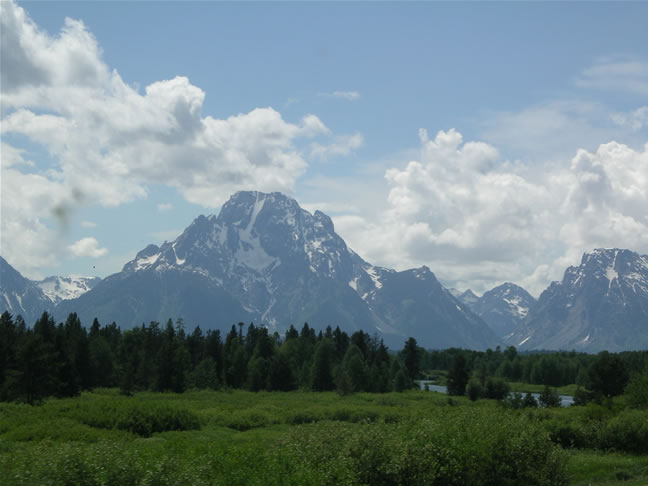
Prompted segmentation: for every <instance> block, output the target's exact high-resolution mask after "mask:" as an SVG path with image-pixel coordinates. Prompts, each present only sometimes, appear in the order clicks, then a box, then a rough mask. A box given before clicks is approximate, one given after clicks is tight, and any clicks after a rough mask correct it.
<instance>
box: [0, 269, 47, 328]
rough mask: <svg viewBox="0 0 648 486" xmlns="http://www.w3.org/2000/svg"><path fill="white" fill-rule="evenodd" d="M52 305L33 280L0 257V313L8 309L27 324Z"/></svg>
mask: <svg viewBox="0 0 648 486" xmlns="http://www.w3.org/2000/svg"><path fill="white" fill-rule="evenodd" d="M52 307H53V304H52V301H51V300H50V299H48V298H47V296H46V295H45V293H44V292H43V291H42V290H41V289H40V288H39V287H38V286H37V285H36V284H34V282H32V281H31V280H28V279H26V278H25V277H23V276H22V275H21V274H20V273H19V272H18V271H17V270H16V269H15V268H13V267H12V266H11V265H9V263H7V261H6V260H5V259H4V258H2V257H0V313H1V312H4V311H9V312H10V313H11V314H12V315H13V316H14V317H17V316H18V315H21V316H22V317H23V319H24V320H25V323H27V325H28V326H29V325H32V324H33V323H34V322H35V321H36V319H38V318H39V317H40V316H41V314H42V313H43V311H50V310H51V309H52Z"/></svg>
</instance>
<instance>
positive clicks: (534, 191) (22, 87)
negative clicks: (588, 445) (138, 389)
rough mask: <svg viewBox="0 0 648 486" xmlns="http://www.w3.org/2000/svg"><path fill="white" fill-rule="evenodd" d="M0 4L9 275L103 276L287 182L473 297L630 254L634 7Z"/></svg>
mask: <svg viewBox="0 0 648 486" xmlns="http://www.w3.org/2000/svg"><path fill="white" fill-rule="evenodd" d="M0 15H2V22H3V25H2V27H3V34H2V35H3V42H2V74H3V78H2V94H3V99H2V121H3V128H2V142H3V146H2V159H3V163H2V167H3V174H2V176H3V178H2V249H1V250H0V254H2V256H4V257H5V258H7V260H8V261H9V262H10V263H12V264H13V265H14V266H16V268H17V269H18V270H20V271H21V272H23V273H24V274H26V275H28V276H30V277H33V278H38V277H41V276H46V275H50V274H59V275H60V274H97V275H99V276H106V275H108V274H110V273H113V272H116V271H119V270H120V269H121V266H122V265H123V264H124V263H125V262H126V261H128V260H129V259H131V258H132V257H134V255H135V253H136V252H137V251H138V250H140V249H141V248H143V247H144V246H146V245H147V244H148V243H151V242H154V243H161V242H162V241H163V240H164V239H173V238H174V237H175V236H177V234H179V232H180V231H181V230H182V229H183V228H184V227H186V226H187V225H188V224H189V223H190V222H191V220H192V219H193V218H194V217H196V216H197V215H198V214H201V213H217V212H218V210H219V207H220V204H222V202H223V201H224V200H226V199H227V197H228V196H229V195H230V194H231V193H232V192H234V191H236V190H239V189H260V190H281V191H284V192H287V193H289V194H290V195H292V196H294V197H295V198H296V199H297V200H298V201H299V202H300V204H302V205H303V206H304V207H306V208H308V209H309V210H314V209H317V208H319V209H322V210H323V211H325V212H327V213H328V214H330V215H331V216H332V217H333V219H334V222H335V224H336V229H337V231H338V232H339V233H340V234H341V236H342V237H344V238H345V239H346V240H347V243H348V244H349V245H350V246H351V247H352V248H354V249H355V250H356V251H357V252H358V253H360V254H361V255H362V256H363V257H365V258H366V259H367V260H369V261H371V262H372V263H375V264H379V265H385V266H392V267H396V268H399V269H404V268H408V267H410V266H418V265H422V264H426V265H428V266H429V267H430V268H431V269H432V270H433V271H434V272H435V273H436V274H437V276H438V277H439V278H440V279H441V280H442V281H443V282H444V283H446V284H447V285H450V286H457V287H460V288H467V287H472V288H473V289H475V290H476V291H478V292H479V291H483V290H485V289H487V288H489V287H490V286H492V285H494V284H497V283H501V282H503V281H514V282H516V283H519V284H522V285H524V286H526V287H528V288H529V289H530V290H531V291H532V292H533V293H536V294H537V293H538V292H539V291H541V290H542V288H544V286H546V285H547V283H548V282H549V281H550V280H553V279H558V278H560V277H561V275H562V271H563V270H564V268H565V266H566V265H569V264H575V263H578V260H579V259H580V255H581V254H582V252H583V251H587V250H590V249H592V248H594V247H598V246H619V247H629V248H631V249H634V250H636V251H639V252H642V253H648V219H647V218H648V216H646V215H647V214H648V202H647V201H646V196H645V195H646V193H648V159H647V157H648V155H647V150H646V148H645V144H646V142H648V136H647V135H648V108H646V106H648V33H647V32H646V31H647V29H646V28H645V24H646V19H648V4H647V3H643V2H636V3H617V2H615V3H580V2H578V3H576V2H570V3H487V2H484V3H419V2H416V3H370V2H361V3H342V2H340V3H318V2H312V3H310V2H309V3H292V2H291V3H217V2H195V3H194V2H118V3H117V2H26V3H18V4H16V3H10V2H3V5H2V12H1V14H0ZM66 18H69V19H73V20H74V21H81V22H82V23H79V22H71V23H68V24H66V23H65V22H66V20H65V19H66ZM64 26H65V27H64ZM5 36H7V37H6V38H5ZM178 77H180V78H178ZM173 80H175V81H173ZM149 86H154V89H152V90H151V93H150V95H149V92H148V91H147V87H149ZM140 115H141V116H140ZM421 129H424V130H425V131H426V132H427V134H425V133H424V132H422V131H421ZM277 134H278V135H277ZM275 135H276V136H277V137H278V139H279V141H275V140H274V139H273V137H274V136H275ZM162 136H164V137H166V139H165V140H166V141H164V142H161V137H162ZM169 140H171V142H169ZM232 140H235V142H232ZM610 144H615V145H610ZM214 150H216V152H217V153H216V152H214ZM579 151H580V152H579ZM26 186H28V187H26ZM75 193H78V194H80V195H81V196H80V197H74V194H75ZM16 199H21V200H22V202H21V203H20V204H19V203H17V202H16ZM51 207H59V208H63V209H64V211H63V213H64V214H65V220H64V221H63V220H61V219H60V218H57V217H55V216H53V215H52V212H51ZM47 208H50V211H48V210H46V209H47ZM59 214H60V213H59Z"/></svg>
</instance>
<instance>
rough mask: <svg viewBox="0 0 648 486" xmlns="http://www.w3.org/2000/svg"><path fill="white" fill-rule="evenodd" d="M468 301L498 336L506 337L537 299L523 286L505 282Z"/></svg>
mask: <svg viewBox="0 0 648 486" xmlns="http://www.w3.org/2000/svg"><path fill="white" fill-rule="evenodd" d="M473 295H474V294H473ZM464 302H465V301H464ZM466 303H467V305H468V306H469V307H470V308H471V309H472V311H473V312H475V313H476V314H477V315H478V316H480V317H481V318H482V319H484V321H486V323H487V324H488V325H489V326H490V327H491V329H493V331H495V333H496V334H497V335H498V336H500V337H504V336H507V335H509V334H510V333H511V332H513V330H514V329H515V328H516V327H517V326H518V324H520V322H522V320H523V319H524V318H525V317H526V316H527V314H528V313H529V309H530V308H531V307H533V306H534V305H535V303H536V300H535V299H534V298H533V297H532V296H531V295H530V294H529V293H528V292H527V291H526V290H524V289H523V288H522V287H520V286H518V285H515V284H512V283H504V284H502V285H499V286H497V287H495V288H493V289H491V290H489V291H488V292H485V293H484V295H482V296H481V297H479V298H477V299H476V300H473V301H472V302H470V301H469V302H466Z"/></svg>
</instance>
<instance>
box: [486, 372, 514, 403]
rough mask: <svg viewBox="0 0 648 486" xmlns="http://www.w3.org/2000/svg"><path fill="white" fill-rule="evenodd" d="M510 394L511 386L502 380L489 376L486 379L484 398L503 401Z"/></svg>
mask: <svg viewBox="0 0 648 486" xmlns="http://www.w3.org/2000/svg"><path fill="white" fill-rule="evenodd" d="M508 393H509V386H508V383H506V382H505V381H504V380H502V379H501V378H494V377H492V376H489V377H488V378H487V379H486V386H485V388H484V391H483V397H484V398H492V399H494V400H503V399H504V398H505V397H506V396H507V395H508Z"/></svg>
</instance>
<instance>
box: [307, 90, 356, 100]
mask: <svg viewBox="0 0 648 486" xmlns="http://www.w3.org/2000/svg"><path fill="white" fill-rule="evenodd" d="M317 95H318V96H327V97H330V98H341V99H344V100H348V101H356V100H358V99H359V98H360V93H358V92H357V91H333V92H331V93H321V92H320V93H317Z"/></svg>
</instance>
